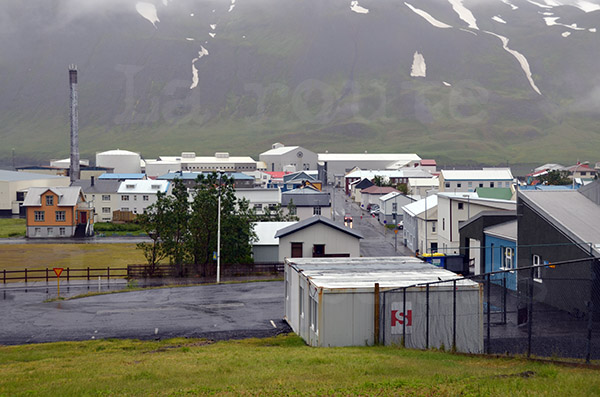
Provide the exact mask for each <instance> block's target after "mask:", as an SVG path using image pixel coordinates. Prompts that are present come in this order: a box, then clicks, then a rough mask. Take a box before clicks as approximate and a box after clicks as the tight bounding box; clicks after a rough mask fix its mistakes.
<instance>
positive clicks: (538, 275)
mask: <svg viewBox="0 0 600 397" xmlns="http://www.w3.org/2000/svg"><path fill="white" fill-rule="evenodd" d="M541 264H542V258H541V257H540V256H539V255H534V256H533V258H532V265H533V266H539V265H541ZM533 281H537V282H538V283H541V282H542V267H541V266H540V267H536V268H534V269H533Z"/></svg>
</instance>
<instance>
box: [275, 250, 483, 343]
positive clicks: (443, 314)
mask: <svg viewBox="0 0 600 397" xmlns="http://www.w3.org/2000/svg"><path fill="white" fill-rule="evenodd" d="M284 277H285V303H284V306H285V308H284V312H285V320H286V321H287V322H288V324H289V325H290V326H291V327H292V329H293V331H294V332H295V333H297V334H298V335H299V336H300V337H302V338H303V339H304V340H305V341H306V343H308V344H309V345H311V346H319V347H320V346H322V347H330V346H365V345H373V344H374V343H375V341H376V336H375V333H376V332H377V331H376V329H377V328H378V334H377V340H378V341H379V342H380V343H383V344H388V345H389V344H400V343H401V341H402V338H403V337H404V342H405V346H406V347H409V348H417V349H422V348H429V347H434V348H440V347H442V346H446V347H448V348H450V347H452V344H453V342H454V340H453V337H455V338H456V339H455V342H456V350H457V351H460V352H469V353H481V352H483V305H482V300H481V299H482V294H483V292H482V289H481V286H480V284H478V283H476V282H474V281H471V280H464V279H462V280H459V281H456V294H455V295H453V292H454V288H453V287H454V283H453V282H443V281H444V280H455V279H457V276H456V274H455V273H452V272H450V271H448V270H445V269H442V268H439V267H436V266H434V265H431V264H428V263H425V262H423V261H420V260H419V259H417V258H414V257H374V258H286V260H285V270H284ZM438 281H442V283H438V284H432V285H430V287H429V288H424V287H415V288H410V289H407V292H406V295H403V293H402V290H397V289H398V288H402V287H410V286H415V285H417V284H423V283H428V282H438ZM375 283H378V288H379V294H378V295H377V293H376V290H375ZM427 291H429V292H427ZM426 294H428V295H426ZM376 296H377V297H378V299H377V300H376ZM403 296H406V302H404V301H403ZM453 296H456V301H454V298H453ZM376 302H378V303H379V304H378V305H377V306H376ZM454 302H456V307H457V312H456V313H457V314H458V315H457V316H456V328H454V325H453V303H454ZM376 312H377V313H378V314H377V317H376ZM376 319H379V321H378V322H377V324H378V326H377V327H376V325H375V322H376ZM402 319H404V320H405V321H404V322H403V321H402Z"/></svg>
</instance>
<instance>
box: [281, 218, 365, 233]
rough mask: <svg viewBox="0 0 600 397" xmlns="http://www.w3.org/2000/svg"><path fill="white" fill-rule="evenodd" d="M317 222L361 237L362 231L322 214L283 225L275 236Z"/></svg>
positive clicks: (292, 231) (295, 230) (293, 231)
mask: <svg viewBox="0 0 600 397" xmlns="http://www.w3.org/2000/svg"><path fill="white" fill-rule="evenodd" d="M317 223H322V224H324V225H326V226H329V227H331V228H333V229H336V230H339V231H340V232H343V233H346V234H349V235H350V236H352V237H356V238H363V235H362V233H360V232H359V231H356V230H354V229H350V228H349V227H346V226H344V225H342V224H339V223H335V222H333V221H332V220H330V219H328V218H325V217H324V216H320V215H316V216H313V217H311V218H307V219H304V220H303V221H300V222H296V223H295V224H294V225H291V226H288V227H285V228H283V229H280V230H279V231H278V232H277V234H275V238H279V237H284V236H287V235H288V234H292V233H295V232H297V231H299V230H302V229H305V228H307V227H309V226H312V225H315V224H317Z"/></svg>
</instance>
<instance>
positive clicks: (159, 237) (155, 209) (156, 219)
mask: <svg viewBox="0 0 600 397" xmlns="http://www.w3.org/2000/svg"><path fill="white" fill-rule="evenodd" d="M162 196H164V193H161V192H159V193H158V200H157V202H156V203H155V204H152V205H151V206H150V207H149V208H148V209H147V210H146V212H144V213H143V214H139V215H138V216H137V218H136V220H137V222H138V224H139V226H140V228H141V229H142V230H143V231H145V232H146V233H147V234H148V236H149V237H150V239H151V240H152V242H151V243H138V244H137V248H138V249H140V250H142V252H143V253H144V257H145V258H146V261H147V262H148V267H149V268H148V275H149V276H153V275H154V273H155V271H156V267H157V266H158V263H159V262H160V261H161V260H163V259H164V258H166V257H167V255H168V254H167V251H166V250H165V247H164V245H163V235H165V229H166V226H167V225H168V216H167V208H165V204H166V200H164V198H163V197H162Z"/></svg>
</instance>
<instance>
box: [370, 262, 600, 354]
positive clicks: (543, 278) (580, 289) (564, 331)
mask: <svg viewBox="0 0 600 397" xmlns="http://www.w3.org/2000/svg"><path fill="white" fill-rule="evenodd" d="M599 266H600V264H599V263H598V260H597V259H594V258H583V259H579V260H571V261H563V262H555V263H542V264H539V265H534V266H528V267H520V268H515V269H506V270H500V271H496V272H491V273H485V274H479V275H475V276H470V277H457V278H456V279H454V280H440V281H436V282H430V283H423V284H418V285H413V286H409V287H405V288H399V289H394V290H389V291H384V292H381V296H380V300H381V306H380V321H381V326H380V341H381V342H382V343H384V344H398V345H403V346H405V347H409V348H421V349H423V348H424V349H427V348H439V349H443V350H452V351H458V352H466V353H486V354H503V355H504V354H507V355H524V356H527V357H544V358H551V359H555V360H565V361H567V360H569V361H570V360H573V359H577V360H582V361H585V362H588V363H589V362H590V361H591V360H600V277H598V275H599V274H600V268H599Z"/></svg>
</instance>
